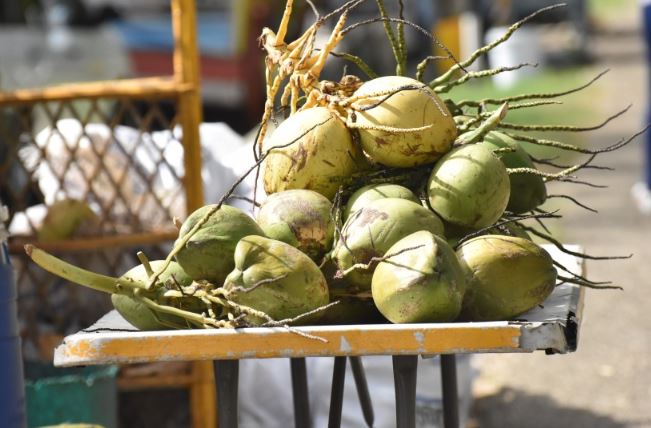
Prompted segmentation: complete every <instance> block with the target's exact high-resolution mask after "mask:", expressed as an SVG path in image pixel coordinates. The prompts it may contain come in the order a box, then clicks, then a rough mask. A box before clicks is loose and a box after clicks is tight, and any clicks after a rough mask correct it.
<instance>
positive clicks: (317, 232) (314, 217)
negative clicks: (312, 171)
mask: <svg viewBox="0 0 651 428" xmlns="http://www.w3.org/2000/svg"><path fill="white" fill-rule="evenodd" d="M331 210H332V204H331V203H330V201H329V200H328V199H327V198H326V197H325V196H323V195H321V194H320V193H317V192H314V191H312V190H304V189H294V190H285V191H283V192H278V193H274V194H271V195H269V196H268V197H267V199H266V200H265V201H264V202H263V203H262V205H261V206H260V210H259V211H258V214H257V216H256V221H257V223H258V224H259V225H260V227H261V228H262V230H263V231H264V233H265V235H266V236H267V237H268V238H272V239H276V240H278V241H283V242H285V243H287V244H289V245H292V246H294V247H296V248H298V249H299V250H301V251H303V252H304V253H305V254H307V255H308V256H309V257H310V258H311V259H312V260H314V261H316V262H320V261H321V259H322V258H323V256H324V255H325V253H326V252H327V251H329V250H330V249H331V248H332V241H333V239H334V223H333V221H332V218H331V213H330V211H331Z"/></svg>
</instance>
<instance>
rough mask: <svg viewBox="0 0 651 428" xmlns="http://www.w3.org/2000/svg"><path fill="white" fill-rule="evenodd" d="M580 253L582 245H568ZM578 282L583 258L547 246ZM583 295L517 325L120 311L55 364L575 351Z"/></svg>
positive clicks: (576, 291)
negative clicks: (235, 321)
mask: <svg viewBox="0 0 651 428" xmlns="http://www.w3.org/2000/svg"><path fill="white" fill-rule="evenodd" d="M565 247H566V248H568V249H570V250H572V251H574V252H580V251H581V249H580V248H579V247H577V246H569V245H567V246H565ZM545 248H546V250H547V251H549V253H550V254H551V255H552V257H553V258H554V259H555V260H556V261H558V262H559V263H560V264H562V265H563V266H564V267H565V268H567V269H568V270H569V271H571V272H572V273H574V274H577V275H583V274H584V262H583V258H580V257H576V256H572V255H569V254H566V253H564V252H561V251H560V250H558V249H557V248H556V247H553V246H547V247H545ZM583 300H584V288H583V287H580V286H577V285H574V284H569V283H562V284H559V285H558V286H557V287H556V288H555V290H554V292H553V293H552V294H551V295H550V296H549V297H548V298H547V300H545V302H543V304H542V305H541V306H539V307H537V308H535V309H533V310H531V311H529V312H527V313H525V314H523V315H520V316H519V317H518V318H517V319H516V320H511V321H492V322H453V323H427V324H372V325H370V324H369V325H326V326H305V327H294V328H292V329H291V330H290V329H288V328H283V327H264V328H242V329H195V330H160V331H139V330H137V329H135V328H134V327H133V326H131V325H130V324H129V323H128V322H127V321H125V320H124V319H123V318H122V317H121V316H120V315H119V314H118V313H117V312H116V311H111V312H109V313H108V314H106V315H105V316H103V317H102V318H101V319H99V320H98V321H97V322H96V323H95V324H94V325H92V326H91V327H89V328H86V329H84V330H81V331H79V332H77V333H75V334H72V335H69V336H66V337H65V338H64V341H63V343H62V344H61V345H59V346H58V347H57V348H56V350H55V354H54V365H55V366H60V367H65V366H77V365H94V364H124V363H136V362H151V361H197V360H223V359H243V358H272V357H325V356H352V355H360V356H362V355H435V354H463V353H478V352H533V351H536V350H543V351H545V352H547V353H568V352H573V351H574V350H576V347H577V343H578V333H579V327H580V322H581V312H582V307H583Z"/></svg>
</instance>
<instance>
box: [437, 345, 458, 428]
mask: <svg viewBox="0 0 651 428" xmlns="http://www.w3.org/2000/svg"><path fill="white" fill-rule="evenodd" d="M441 389H442V394H443V428H459V395H458V392H457V358H456V355H454V354H451V355H441Z"/></svg>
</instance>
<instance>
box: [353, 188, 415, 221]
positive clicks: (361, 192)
mask: <svg viewBox="0 0 651 428" xmlns="http://www.w3.org/2000/svg"><path fill="white" fill-rule="evenodd" d="M383 198H400V199H406V200H408V201H412V202H416V203H417V204H420V199H418V198H417V197H416V195H414V193H413V192H412V191H411V190H409V189H407V188H406V187H404V186H401V185H399V184H392V183H380V184H369V185H366V186H364V187H360V188H359V189H357V190H356V191H355V192H354V193H353V194H352V195H351V196H350V198H349V199H348V203H346V208H345V209H344V220H345V219H347V218H348V217H349V216H350V214H351V213H354V212H355V211H357V210H358V209H360V208H363V207H364V206H366V205H367V204H368V203H369V202H371V201H375V200H377V199H383Z"/></svg>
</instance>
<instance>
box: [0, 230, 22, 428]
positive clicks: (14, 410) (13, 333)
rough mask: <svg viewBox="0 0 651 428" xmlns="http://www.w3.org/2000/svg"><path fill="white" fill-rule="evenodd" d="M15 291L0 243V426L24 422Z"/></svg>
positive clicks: (9, 427) (18, 427)
mask: <svg viewBox="0 0 651 428" xmlns="http://www.w3.org/2000/svg"><path fill="white" fill-rule="evenodd" d="M16 295H17V292H16V282H15V281H14V274H13V270H12V268H11V263H10V260H9V252H8V250H7V246H6V244H5V243H0V426H1V427H7V428H23V427H25V426H26V418H25V387H24V378H23V362H22V356H21V351H20V348H21V344H20V337H19V336H18V321H17V320H18V318H17V316H16V313H17V309H16V308H17V305H16Z"/></svg>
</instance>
